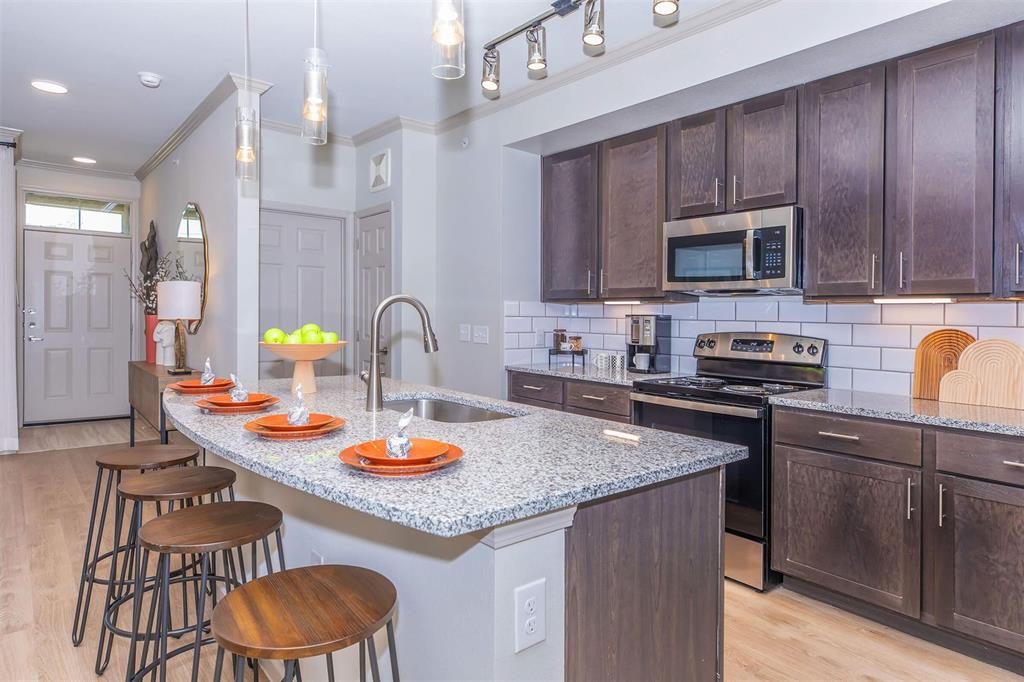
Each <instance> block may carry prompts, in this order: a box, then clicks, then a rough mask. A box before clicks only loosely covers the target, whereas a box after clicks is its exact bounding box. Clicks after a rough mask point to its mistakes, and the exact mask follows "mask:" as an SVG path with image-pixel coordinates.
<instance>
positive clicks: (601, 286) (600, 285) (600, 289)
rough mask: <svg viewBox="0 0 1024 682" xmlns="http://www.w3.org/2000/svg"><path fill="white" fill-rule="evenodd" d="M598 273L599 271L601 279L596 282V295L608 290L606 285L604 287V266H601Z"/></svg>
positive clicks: (601, 294)
mask: <svg viewBox="0 0 1024 682" xmlns="http://www.w3.org/2000/svg"><path fill="white" fill-rule="evenodd" d="M600 273H601V281H600V282H598V286H597V295H598V296H603V295H604V294H605V292H606V291H608V289H607V287H605V284H604V268H601V270H600Z"/></svg>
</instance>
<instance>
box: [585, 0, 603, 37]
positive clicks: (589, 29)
mask: <svg viewBox="0 0 1024 682" xmlns="http://www.w3.org/2000/svg"><path fill="white" fill-rule="evenodd" d="M583 43H584V44H585V45H590V46H591V47H597V46H598V45H604V0H587V1H586V5H585V6H584V8H583Z"/></svg>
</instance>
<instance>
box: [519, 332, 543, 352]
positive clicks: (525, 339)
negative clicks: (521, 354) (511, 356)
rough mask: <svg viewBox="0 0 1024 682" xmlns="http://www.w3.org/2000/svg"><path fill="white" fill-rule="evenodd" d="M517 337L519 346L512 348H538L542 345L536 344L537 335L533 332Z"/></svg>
mask: <svg viewBox="0 0 1024 682" xmlns="http://www.w3.org/2000/svg"><path fill="white" fill-rule="evenodd" d="M518 336H519V345H518V346H513V348H516V347H518V348H540V347H541V345H543V344H540V343H537V334H536V333H535V332H530V333H528V334H518Z"/></svg>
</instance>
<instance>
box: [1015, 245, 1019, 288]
mask: <svg viewBox="0 0 1024 682" xmlns="http://www.w3.org/2000/svg"><path fill="white" fill-rule="evenodd" d="M1013 283H1014V284H1020V242H1017V245H1016V246H1014V247H1013Z"/></svg>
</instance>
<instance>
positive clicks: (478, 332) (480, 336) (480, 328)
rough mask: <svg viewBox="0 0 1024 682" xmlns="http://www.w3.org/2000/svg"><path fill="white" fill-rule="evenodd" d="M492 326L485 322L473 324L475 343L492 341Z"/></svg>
mask: <svg viewBox="0 0 1024 682" xmlns="http://www.w3.org/2000/svg"><path fill="white" fill-rule="evenodd" d="M490 342H491V328H490V327H488V326H487V325H485V324H474V325H473V343H490Z"/></svg>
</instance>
